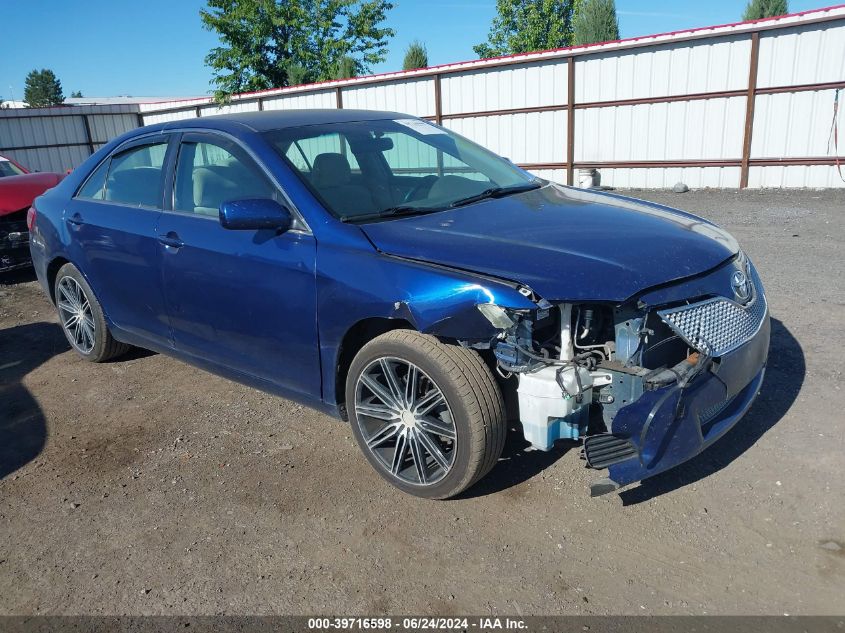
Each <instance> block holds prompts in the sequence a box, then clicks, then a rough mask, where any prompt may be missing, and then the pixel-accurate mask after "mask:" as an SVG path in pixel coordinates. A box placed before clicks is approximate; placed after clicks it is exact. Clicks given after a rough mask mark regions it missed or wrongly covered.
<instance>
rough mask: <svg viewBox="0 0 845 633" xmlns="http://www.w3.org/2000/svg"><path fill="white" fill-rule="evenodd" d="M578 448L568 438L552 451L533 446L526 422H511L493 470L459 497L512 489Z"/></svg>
mask: <svg viewBox="0 0 845 633" xmlns="http://www.w3.org/2000/svg"><path fill="white" fill-rule="evenodd" d="M578 448H579V444H578V443H576V442H572V441H565V440H560V441H558V442H555V444H554V446H552V448H551V449H550V450H548V451H541V450H538V449H536V448H532V447H531V444H529V443H528V442H526V441H525V438H524V437H523V434H522V425H520V424H519V422H509V423H508V437H507V439H506V440H505V448H504V450H503V451H502V456H501V457H500V458H499V461H498V462H496V465H495V466H494V467H493V470H491V471H490V473H489V474H488V475H486V476H485V477H484V478H482V479H481V480H480V481H479V482H478V483H477V484H475V485H474V486H472V487H471V488H469V489H468V490H466V491H465V492H463V493H461V494H460V495H458V496H457V497H455V498H456V499H472V498H475V497H484V496H486V495H490V494H494V493H497V492H501V491H502V490H506V489H508V488H512V487H514V486H516V485H518V484H521V483H522V482H524V481H527V480H529V479H531V478H532V477H534V476H535V475H537V474H538V473H541V472H542V471H544V470H546V468H548V467H549V466H551V465H552V464H554V463H555V462H556V461H557V460H559V459H560V458H561V457H563V456H564V455H566V453H568V452H569V451H570V450H572V449H578Z"/></svg>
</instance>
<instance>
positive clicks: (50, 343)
mask: <svg viewBox="0 0 845 633" xmlns="http://www.w3.org/2000/svg"><path fill="white" fill-rule="evenodd" d="M69 349H70V345H69V344H68V342H67V339H65V336H64V333H63V332H62V329H61V327H59V325H58V324H57V323H46V322H40V323H31V324H27V325H19V326H15V327H11V328H6V329H3V330H0V479H3V478H5V477H6V476H8V475H9V474H11V473H13V472H15V471H16V470H18V469H19V468H21V467H22V466H24V465H25V464H27V463H28V462H30V461H32V460H33V459H34V458H35V457H37V456H38V454H39V453H41V450H42V449H43V448H44V444H45V442H46V439H47V422H46V419H45V417H44V413H43V411H42V410H41V407H40V406H39V405H38V401H37V400H36V399H35V397H33V395H32V394H31V393H30V392H29V390H28V389H27V388H26V387H25V386H24V385H23V382H22V381H23V378H24V376H26V375H27V374H29V373H30V372H31V371H33V370H34V369H36V368H37V367H39V366H41V365H42V364H44V363H45V362H47V361H48V360H50V359H51V358H52V357H53V356H55V355H57V354H61V353H62V352H65V351H67V350H69Z"/></svg>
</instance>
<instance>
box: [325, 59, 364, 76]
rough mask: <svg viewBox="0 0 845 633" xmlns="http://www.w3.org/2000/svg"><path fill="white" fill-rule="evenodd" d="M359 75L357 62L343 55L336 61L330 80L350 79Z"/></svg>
mask: <svg viewBox="0 0 845 633" xmlns="http://www.w3.org/2000/svg"><path fill="white" fill-rule="evenodd" d="M358 74H359V69H358V61H357V60H356V59H355V58H354V57H350V56H349V55H344V56H343V57H341V58H340V59H338V60H337V65H336V66H335V69H334V75H332V77H331V78H332V79H351V78H352V77H355V76H356V75H358Z"/></svg>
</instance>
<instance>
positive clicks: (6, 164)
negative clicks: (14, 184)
mask: <svg viewBox="0 0 845 633" xmlns="http://www.w3.org/2000/svg"><path fill="white" fill-rule="evenodd" d="M25 173H26V172H25V171H24V170H23V169H21V168H20V167H18V166H17V165H15V164H14V163H13V162H12V161H10V160H9V159H8V158H4V157H2V156H0V178H2V177H3V176H20V175H21V174H25Z"/></svg>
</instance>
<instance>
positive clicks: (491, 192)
mask: <svg viewBox="0 0 845 633" xmlns="http://www.w3.org/2000/svg"><path fill="white" fill-rule="evenodd" d="M542 186H543V185H542V183H539V182H537V181H535V180H532V181H531V182H526V183H524V184H521V185H511V186H510V187H491V188H490V189H485V190H484V191H482V192H481V193H477V194H475V195H472V196H467V197H466V198H460V199H458V200H455V201H454V202H453V203H452V204H450V205H449V206H450V207H462V206H464V205H465V204H472V203H473V202H478V201H479V200H486V199H487V198H504V197H505V196H509V195H511V194H514V193H522V192H523V191H531V190H532V189H539V188H540V187H542Z"/></svg>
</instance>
